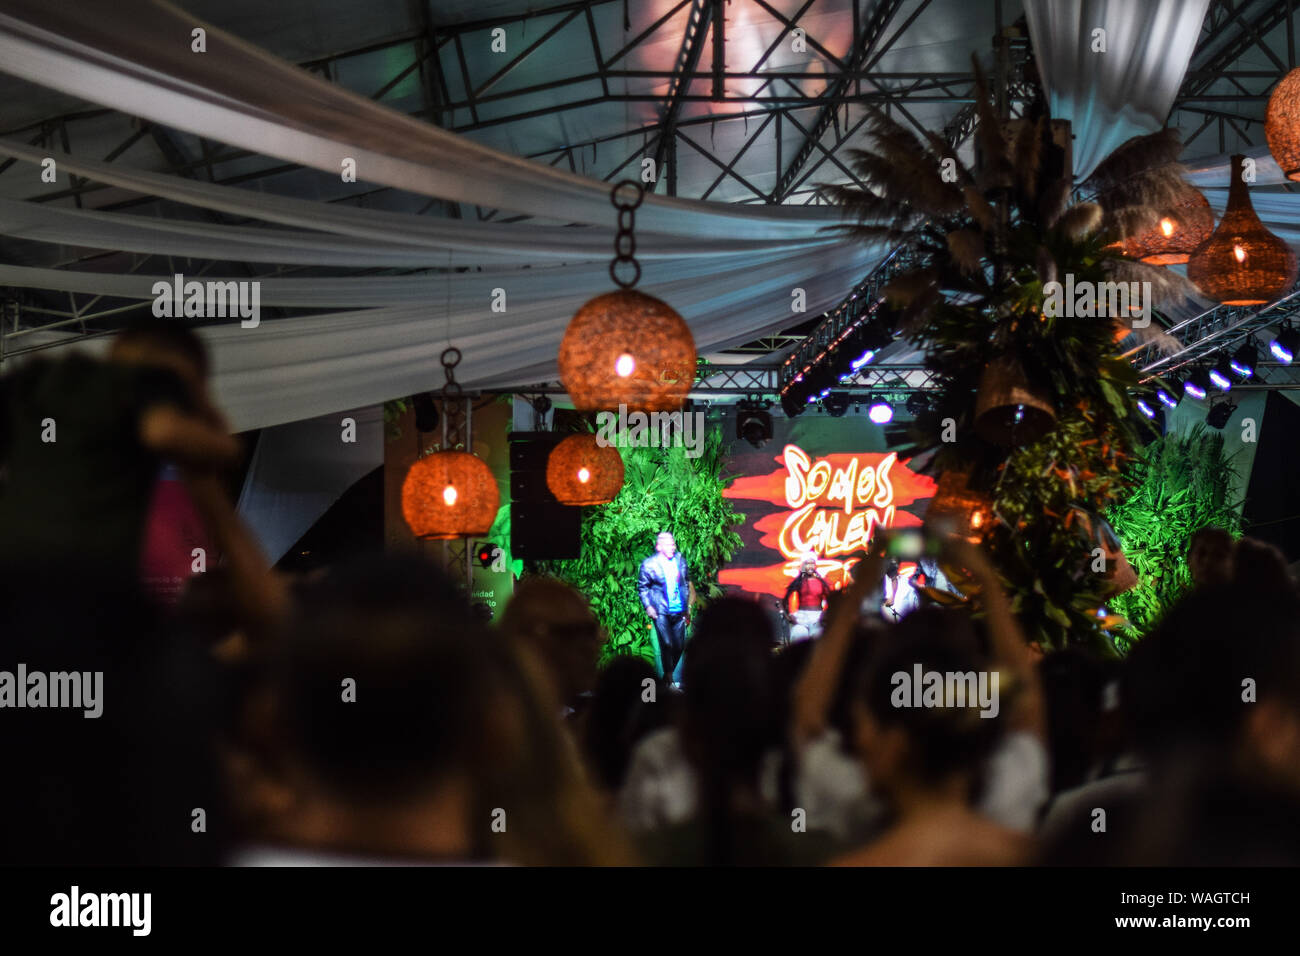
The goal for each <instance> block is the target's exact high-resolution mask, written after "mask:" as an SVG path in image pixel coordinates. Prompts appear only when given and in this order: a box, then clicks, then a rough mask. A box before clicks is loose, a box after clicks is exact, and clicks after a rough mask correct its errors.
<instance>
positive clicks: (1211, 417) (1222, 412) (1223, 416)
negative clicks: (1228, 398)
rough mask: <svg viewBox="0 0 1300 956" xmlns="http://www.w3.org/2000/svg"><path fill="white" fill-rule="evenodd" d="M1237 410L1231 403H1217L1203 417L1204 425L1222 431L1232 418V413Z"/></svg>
mask: <svg viewBox="0 0 1300 956" xmlns="http://www.w3.org/2000/svg"><path fill="white" fill-rule="evenodd" d="M1236 410H1237V406H1236V405H1233V404H1232V403H1231V402H1219V403H1218V404H1216V405H1215V406H1214V407H1213V408H1211V409H1210V411H1209V413H1208V414H1207V415H1206V416H1205V424H1207V425H1209V426H1210V427H1211V428H1218V429H1222V428H1223V427H1224V426H1225V425H1227V424H1228V419H1230V418H1232V413H1233V412H1235V411H1236Z"/></svg>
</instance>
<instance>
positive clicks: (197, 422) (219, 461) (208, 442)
mask: <svg viewBox="0 0 1300 956" xmlns="http://www.w3.org/2000/svg"><path fill="white" fill-rule="evenodd" d="M139 437H140V443H141V444H142V445H144V447H146V448H148V449H149V450H150V451H152V452H154V453H155V454H157V455H158V456H159V457H162V458H167V459H169V460H171V461H174V462H176V463H177V464H180V465H189V466H192V467H196V468H225V467H228V466H230V465H232V464H234V463H235V462H236V461H238V460H239V454H240V446H239V441H238V439H236V438H235V437H234V436H233V435H230V434H228V433H227V432H226V431H225V430H224V429H223V428H220V427H218V426H217V425H215V424H213V423H212V422H211V421H210V420H209V419H208V418H207V417H205V416H203V415H195V414H191V413H189V412H186V411H183V410H182V409H181V408H180V407H179V406H177V405H173V404H171V403H168V402H162V403H158V404H155V405H150V406H149V407H148V408H146V409H145V410H144V412H143V413H142V414H141V415H140V424H139Z"/></svg>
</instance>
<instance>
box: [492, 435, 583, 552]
mask: <svg viewBox="0 0 1300 956" xmlns="http://www.w3.org/2000/svg"><path fill="white" fill-rule="evenodd" d="M564 437H565V436H564V435H563V434H560V433H557V432H511V433H510V435H509V440H510V554H511V556H512V557H516V558H521V559H523V560H556V559H565V558H576V557H578V555H579V553H580V552H581V550H582V509H581V508H575V507H571V506H569V505H562V504H560V503H559V502H558V501H556V500H555V496H554V495H553V494H551V490H550V489H549V488H547V487H546V460H547V458H548V457H549V456H550V454H551V449H552V448H554V447H555V446H556V445H558V444H559V443H560V441H561V440H562V439H563V438H564Z"/></svg>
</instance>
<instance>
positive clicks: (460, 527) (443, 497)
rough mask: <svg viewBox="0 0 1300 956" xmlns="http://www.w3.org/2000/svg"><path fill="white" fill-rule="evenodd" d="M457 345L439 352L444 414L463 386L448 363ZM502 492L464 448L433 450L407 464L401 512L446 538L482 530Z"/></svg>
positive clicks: (420, 533)
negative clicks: (458, 449) (443, 381)
mask: <svg viewBox="0 0 1300 956" xmlns="http://www.w3.org/2000/svg"><path fill="white" fill-rule="evenodd" d="M459 361H460V350H459V349H454V348H453V349H447V350H446V351H445V352H443V353H442V366H443V368H444V370H445V371H446V373H447V384H446V385H445V386H444V387H443V389H442V399H443V411H444V414H446V413H447V412H448V410H449V409H450V408H451V406H452V403H454V402H457V401H460V400H462V395H463V392H462V390H461V387H460V385H459V384H458V383H457V382H456V379H455V376H454V375H453V373H452V369H453V368H454V367H455V366H456V363H457V362H459ZM500 505H501V492H500V491H499V490H498V489H497V481H496V478H495V477H493V475H492V470H491V469H490V468H488V466H487V463H486V462H484V461H483V459H482V458H479V457H478V456H477V455H472V454H470V453H469V452H465V451H436V452H434V453H433V454H431V455H426V456H425V457H423V458H421V459H420V460H419V461H417V462H416V463H415V464H414V465H412V466H411V468H410V470H409V471H408V472H407V473H406V480H405V481H403V482H402V517H403V518H405V519H406V523H407V525H408V526H409V527H410V529H411V533H412V534H414V535H415V536H416V537H417V538H420V539H422V540H431V541H445V540H449V539H451V538H468V537H474V536H482V535H486V534H487V533H488V531H489V530H491V528H492V522H493V521H495V520H496V516H497V509H498V508H499V507H500Z"/></svg>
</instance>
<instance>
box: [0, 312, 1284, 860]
mask: <svg viewBox="0 0 1300 956" xmlns="http://www.w3.org/2000/svg"><path fill="white" fill-rule="evenodd" d="M178 328H179V327H178V326H168V325H163V324H150V323H141V324H140V325H138V326H133V327H132V328H130V329H128V330H126V331H125V332H124V333H123V334H122V335H121V336H120V337H119V338H118V340H117V341H116V342H115V343H114V346H113V348H112V349H111V350H110V351H109V352H108V354H107V355H106V357H105V358H103V359H97V358H96V359H91V358H78V359H76V360H75V361H76V363H77V364H76V365H75V366H69V365H67V364H66V363H68V362H70V361H72V360H70V359H58V360H54V361H45V362H33V363H31V364H29V365H27V366H25V367H24V368H22V369H21V370H20V371H19V372H18V373H15V374H12V375H7V376H6V377H5V378H3V379H0V382H2V383H3V384H0V403H2V404H0V429H2V431H0V462H2V463H3V465H2V468H3V471H0V488H3V490H2V491H0V615H3V618H2V619H3V622H4V626H3V628H2V629H0V753H2V754H3V755H4V756H3V759H4V765H5V770H6V773H5V785H4V786H3V787H0V829H2V830H3V836H2V838H0V847H3V850H0V861H3V862H6V863H38V864H64V863H73V864H81V863H127V864H133V863H150V864H153V863H159V864H219V865H281V864H289V865H316V864H318V865H350V864H363V865H364V864H383V863H388V864H466V865H468V864H507V865H510V864H514V865H637V864H648V865H686V866H695V865H823V864H830V865H835V864H838V865H884V866H891V865H918V866H948V865H1017V864H1036V865H1158V864H1170V865H1194V864H1210V865H1229V864H1244V865H1294V864H1296V863H1300V596H1298V594H1297V589H1296V584H1295V582H1294V580H1293V579H1292V577H1291V575H1290V573H1289V571H1288V568H1287V566H1286V563H1285V560H1284V559H1283V557H1282V555H1281V554H1280V552H1278V551H1277V550H1276V549H1275V548H1273V547H1271V546H1270V545H1267V544H1264V543H1261V542H1258V541H1254V540H1251V539H1249V538H1246V539H1241V540H1238V541H1234V540H1233V538H1232V537H1231V536H1229V535H1228V534H1226V533H1225V532H1222V531H1220V530H1218V529H1206V530H1205V531H1203V532H1202V533H1201V534H1198V535H1197V537H1196V539H1195V540H1194V541H1193V543H1192V547H1191V549H1190V551H1189V553H1188V555H1187V562H1188V566H1189V569H1190V571H1191V574H1192V577H1193V580H1194V582H1195V583H1194V586H1193V587H1192V589H1191V591H1190V592H1189V594H1188V595H1187V597H1186V598H1185V599H1184V600H1183V601H1182V602H1181V603H1180V604H1179V605H1178V606H1176V607H1175V608H1173V609H1172V610H1171V611H1170V612H1169V613H1167V614H1166V615H1165V616H1164V617H1163V618H1162V620H1161V621H1160V623H1159V624H1158V626H1157V627H1156V628H1155V629H1154V631H1153V632H1152V633H1150V634H1149V635H1148V636H1146V637H1145V638H1143V639H1142V640H1140V641H1138V642H1137V643H1136V645H1135V646H1134V648H1133V650H1132V651H1131V652H1129V653H1128V654H1127V655H1126V656H1125V657H1123V658H1120V657H1118V656H1104V655H1102V654H1099V653H1093V652H1090V651H1087V650H1085V649H1083V648H1082V647H1075V648H1071V649H1067V650H1061V651H1051V652H1047V653H1043V652H1041V651H1039V650H1038V649H1036V648H1034V647H1031V646H1030V644H1029V643H1028V642H1027V641H1026V640H1025V637H1024V630H1025V628H1024V626H1023V625H1024V623H1025V622H1022V621H1021V620H1020V619H1019V617H1018V612H1017V610H1016V608H1015V607H1014V606H1013V605H1012V603H1011V601H1010V600H1009V599H1008V597H1007V596H1006V595H1005V594H1004V593H1003V590H1002V586H1001V584H1000V582H999V580H998V577H997V575H996V573H995V572H994V571H993V569H992V568H991V567H990V566H989V564H988V562H987V561H986V560H985V558H984V556H983V555H982V553H981V552H980V551H979V550H978V549H976V548H974V547H972V546H970V545H969V544H966V543H965V542H962V541H958V540H954V541H952V542H949V543H948V544H947V545H946V546H945V547H946V548H947V553H946V557H945V560H947V561H951V562H954V563H957V564H959V565H960V566H961V567H962V568H963V569H964V570H965V571H966V572H967V573H968V574H969V575H970V576H971V577H972V578H973V579H974V580H975V582H976V583H977V584H978V587H979V606H980V612H981V613H980V614H979V615H971V614H970V613H967V611H966V610H965V609H964V608H961V607H957V608H940V607H922V608H920V609H918V610H915V611H913V612H912V613H910V614H908V615H907V616H905V617H903V618H902V619H901V620H900V621H898V622H897V623H894V624H889V623H886V622H884V621H883V620H881V619H880V617H879V614H878V613H877V614H873V613H863V611H864V609H865V608H868V607H870V606H871V603H870V601H869V600H868V595H869V591H870V589H871V588H872V586H873V582H876V583H878V582H879V580H881V577H882V575H883V574H884V561H885V559H884V557H883V555H882V554H879V553H872V554H868V555H866V556H865V557H864V558H863V561H864V563H865V573H859V574H857V575H856V578H855V583H854V584H853V585H852V586H851V587H850V588H848V589H846V591H845V592H838V593H837V599H836V601H835V602H833V605H832V607H831V609H830V610H829V611H828V616H827V620H826V623H825V629H824V632H823V633H822V635H821V636H820V637H818V638H817V639H816V640H808V641H802V642H798V643H794V644H788V645H782V644H780V643H778V641H779V638H778V635H777V633H776V632H775V629H774V622H773V619H772V616H771V614H770V613H769V611H768V610H767V609H765V608H764V607H763V606H762V605H760V604H759V603H757V602H754V601H751V600H747V599H741V598H736V597H726V598H721V599H718V600H715V601H713V602H711V603H709V604H708V605H707V606H705V607H703V608H702V609H701V610H700V612H699V613H698V614H697V615H696V617H695V620H694V626H693V629H692V633H691V635H690V637H689V640H688V643H687V645H686V651H685V659H684V664H683V667H682V679H681V689H680V690H678V689H676V688H674V687H672V686H670V685H669V683H667V682H666V681H665V680H663V679H662V677H661V676H660V675H658V674H657V673H656V670H655V668H654V667H653V666H652V664H651V663H650V662H648V661H646V660H643V659H641V658H639V657H617V658H614V659H613V660H612V661H610V662H608V663H606V664H605V666H603V667H600V666H598V661H599V660H600V657H601V652H602V647H603V645H604V641H605V635H604V634H603V633H602V631H601V628H600V625H599V623H598V621H597V620H596V618H595V616H594V614H593V613H592V610H591V608H590V605H589V603H588V601H587V599H586V598H585V597H584V596H583V595H582V594H580V593H579V592H577V591H576V590H574V589H573V588H572V587H570V586H569V585H567V584H565V583H563V582H561V581H558V580H556V579H552V578H546V577H525V578H523V579H521V580H520V581H518V582H517V584H516V587H515V589H514V593H513V595H512V597H511V598H510V601H509V603H508V605H507V606H506V608H505V610H504V613H503V614H502V615H501V617H500V619H499V620H498V621H497V622H496V624H495V625H492V624H490V623H488V622H485V621H484V620H483V619H482V616H481V615H480V614H479V613H477V612H476V611H475V609H473V608H471V607H470V605H469V604H468V602H467V600H466V598H465V596H464V593H463V591H462V590H461V589H459V588H458V587H457V585H456V583H455V582H454V581H452V580H451V579H450V578H449V577H447V575H446V574H445V573H444V572H443V571H442V570H440V569H439V568H438V567H437V566H435V565H434V564H433V563H431V562H429V561H427V560H425V559H423V558H421V557H419V556H417V555H368V556H359V557H357V558H355V559H353V560H351V561H348V562H345V563H340V564H338V565H336V566H333V567H330V568H328V569H326V570H323V571H320V572H315V573H312V574H309V575H300V576H296V577H290V576H287V575H282V574H278V573H276V572H275V571H273V570H272V569H271V568H270V567H269V566H267V564H266V562H265V559H264V558H263V557H262V556H261V554H260V552H259V550H258V548H257V546H256V544H255V543H254V542H253V539H252V536H251V535H250V534H249V532H248V530H247V529H246V528H244V527H243V526H242V524H241V523H240V521H239V519H238V517H237V515H236V514H235V511H234V508H233V506H232V505H231V502H230V494H229V489H228V488H227V487H226V485H225V481H224V479H223V478H222V475H223V469H225V468H227V467H228V466H229V463H230V462H231V461H232V460H233V459H234V458H235V457H236V456H237V454H238V449H237V446H236V445H234V444H233V441H232V440H231V439H229V436H228V429H226V428H225V427H224V424H223V422H222V420H221V418H220V416H219V414H218V413H216V412H215V411H214V409H213V406H212V403H211V402H210V401H209V400H208V398H207V394H206V386H205V384H204V380H205V378H206V371H207V369H206V357H205V355H204V354H203V352H202V349H201V347H200V346H199V345H198V343H197V340H193V339H192V336H189V334H188V333H183V332H180V331H178ZM47 420H53V421H54V422H55V425H56V427H57V440H56V441H54V442H50V441H43V440H42V438H41V435H42V429H43V428H45V427H46V425H45V423H46V421H47ZM163 461H170V462H174V463H175V464H176V465H177V466H179V467H180V469H181V471H182V473H183V475H184V476H185V481H186V487H187V488H188V490H189V493H190V496H191V497H192V499H193V500H194V502H195V505H196V507H197V509H198V511H199V513H200V514H201V515H202V517H203V520H204V522H205V524H206V526H207V528H208V531H209V533H210V534H211V536H212V538H213V540H215V541H216V542H217V543H218V545H219V549H220V551H221V554H222V556H223V557H222V560H221V562H220V563H219V564H214V566H212V567H211V568H209V570H207V571H206V572H205V573H203V574H198V575H195V576H194V577H193V578H191V579H190V580H189V582H188V584H187V586H186V589H185V591H184V593H183V594H182V595H181V597H180V600H179V602H178V603H176V604H174V605H169V604H165V603H160V602H158V601H156V600H152V599H150V597H149V595H147V594H146V593H145V592H144V591H143V590H142V589H141V588H140V587H139V584H138V575H136V574H135V569H136V568H137V567H138V561H139V555H138V551H139V548H140V547H141V530H140V529H141V526H142V524H143V521H144V515H145V511H146V505H147V501H148V496H149V493H150V487H151V482H152V481H153V479H154V476H155V475H156V472H157V467H158V465H159V464H160V463H161V462H163ZM20 664H21V665H23V668H24V670H25V672H26V673H28V674H32V673H41V674H46V675H54V674H56V673H65V674H66V673H73V672H75V673H78V674H82V675H86V674H90V673H102V675H103V680H102V700H101V701H100V702H99V703H100V705H101V706H102V713H101V714H100V715H99V716H97V717H89V716H87V714H86V713H85V712H84V711H83V710H82V709H76V708H69V707H64V708H54V707H50V706H46V705H43V704H42V703H40V702H39V699H38V698H31V697H30V696H29V697H27V698H25V700H27V701H28V702H30V701H31V700H33V699H36V700H37V701H38V702H37V703H35V704H30V705H27V706H18V705H17V702H16V695H18V694H23V693H28V692H29V691H30V688H27V687H19V686H17V684H16V683H14V682H13V680H12V679H11V682H10V683H9V685H7V686H8V687H9V690H10V698H9V700H8V702H6V698H5V696H4V693H5V686H6V685H5V684H4V682H3V677H2V674H3V673H10V674H15V673H17V668H18V666H19V665H20ZM931 674H938V675H970V677H971V680H970V682H969V683H968V684H967V685H965V690H966V691H968V692H969V694H968V696H967V698H966V699H964V700H963V701H961V702H960V703H954V702H953V700H952V696H951V694H952V691H953V688H954V682H953V681H952V680H948V681H947V683H944V682H943V681H940V683H939V686H938V690H937V692H936V693H937V696H936V698H935V699H934V700H931V699H930V697H929V691H930V690H933V689H934V687H933V686H932V685H929V684H927V685H926V688H925V692H924V693H923V691H922V687H921V686H920V685H921V681H920V680H919V679H920V678H921V677H922V676H923V675H931ZM957 683H958V684H959V683H960V682H957ZM976 688H978V693H977V692H976ZM945 694H947V695H948V696H945Z"/></svg>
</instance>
